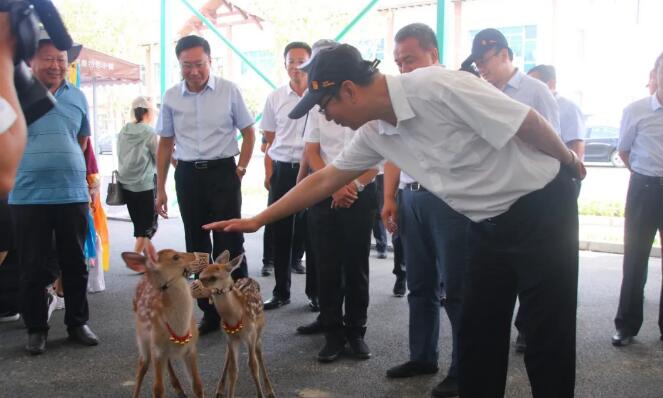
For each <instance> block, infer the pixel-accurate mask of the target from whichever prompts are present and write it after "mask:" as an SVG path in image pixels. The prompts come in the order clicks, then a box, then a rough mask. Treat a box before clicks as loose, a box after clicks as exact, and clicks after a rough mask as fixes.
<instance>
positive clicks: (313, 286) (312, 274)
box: [295, 209, 318, 299]
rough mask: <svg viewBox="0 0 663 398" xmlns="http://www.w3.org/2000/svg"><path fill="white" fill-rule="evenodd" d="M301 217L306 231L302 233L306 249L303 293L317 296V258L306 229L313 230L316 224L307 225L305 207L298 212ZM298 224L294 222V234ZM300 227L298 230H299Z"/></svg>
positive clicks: (307, 214) (307, 217) (307, 212)
mask: <svg viewBox="0 0 663 398" xmlns="http://www.w3.org/2000/svg"><path fill="white" fill-rule="evenodd" d="M300 215H301V219H302V221H303V224H304V225H303V228H301V229H304V230H305V231H306V233H305V234H303V235H304V248H305V249H306V285H305V287H304V293H306V297H308V298H310V299H312V298H318V265H317V259H316V256H315V250H313V242H312V241H311V234H310V233H309V232H308V231H313V230H314V229H315V228H317V226H316V225H309V224H308V220H309V217H310V216H309V210H308V209H306V210H304V211H303V212H301V213H300ZM297 228H298V224H297V223H296V222H295V234H296V233H297ZM301 229H300V230H301Z"/></svg>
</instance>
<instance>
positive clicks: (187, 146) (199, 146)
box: [156, 36, 255, 335]
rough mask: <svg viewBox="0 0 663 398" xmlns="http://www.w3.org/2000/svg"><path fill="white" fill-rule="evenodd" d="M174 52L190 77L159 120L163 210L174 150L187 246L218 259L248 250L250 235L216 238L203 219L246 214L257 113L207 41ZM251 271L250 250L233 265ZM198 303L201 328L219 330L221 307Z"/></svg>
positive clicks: (189, 40) (190, 41)
mask: <svg viewBox="0 0 663 398" xmlns="http://www.w3.org/2000/svg"><path fill="white" fill-rule="evenodd" d="M175 53H176V55H177V59H178V60H179V63H180V68H181V70H182V78H183V80H182V81H181V82H180V83H178V84H176V85H175V86H173V87H171V88H170V89H169V90H168V91H166V94H165V95H164V98H163V103H162V105H161V112H160V114H159V121H158V122H157V128H156V131H157V134H159V135H160V136H161V139H160V140H159V146H158V149H157V198H156V208H157V212H158V213H159V214H160V215H161V216H162V217H164V218H165V217H168V207H167V202H168V198H167V196H166V177H167V176H168V167H169V166H170V159H171V155H172V156H174V157H175V158H176V159H177V167H176V168H175V190H176V193H177V200H178V204H179V207H180V214H181V216H182V222H183V224H184V237H185V241H186V250H187V251H188V252H205V253H210V254H211V255H212V256H213V258H216V257H217V256H219V255H220V254H221V253H222V252H223V251H224V250H228V251H230V255H231V256H232V257H235V256H237V255H239V254H241V253H244V236H243V234H241V233H239V232H233V233H226V232H223V231H219V232H214V233H213V234H212V237H213V241H212V240H210V234H209V232H207V231H203V230H202V228H201V226H202V225H203V224H206V223H208V222H210V221H213V220H217V219H219V218H228V217H239V216H240V214H241V209H242V192H241V181H242V177H243V176H244V174H246V167H247V166H248V164H249V159H250V158H251V153H252V152H253V144H254V141H255V133H254V130H253V117H252V116H251V114H250V113H249V111H248V109H247V107H246V104H245V103H244V99H243V98H242V94H241V93H240V92H239V89H238V88H237V86H236V85H235V84H234V83H232V82H230V81H228V80H225V79H222V78H220V77H214V76H211V75H210V59H211V58H210V54H211V51H210V47H209V43H208V42H207V40H205V39H203V38H202V37H199V36H186V37H183V38H181V39H180V40H179V41H178V42H177V46H176V48H175ZM238 130H239V132H240V133H241V134H242V137H243V141H242V148H241V151H240V149H239V147H238V144H237V140H236V136H237V131H238ZM173 147H174V148H175V152H174V154H173ZM238 154H239V160H238V161H237V162H235V156H237V155H238ZM245 276H247V266H246V256H244V259H243V260H242V264H241V266H240V268H238V269H237V270H235V271H234V272H233V277H234V278H235V279H237V278H241V277H245ZM198 306H199V307H200V309H202V310H203V313H204V315H203V319H202V321H201V323H200V325H199V331H200V334H201V335H203V334H206V333H209V332H212V331H215V330H218V329H219V325H220V318H219V315H218V314H217V313H216V310H215V309H214V306H212V305H210V304H209V302H208V300H207V299H200V300H198Z"/></svg>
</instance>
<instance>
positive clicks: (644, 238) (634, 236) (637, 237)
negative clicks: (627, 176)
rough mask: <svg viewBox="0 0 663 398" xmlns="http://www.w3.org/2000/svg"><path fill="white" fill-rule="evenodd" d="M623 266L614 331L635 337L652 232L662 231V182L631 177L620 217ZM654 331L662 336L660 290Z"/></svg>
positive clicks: (662, 303) (641, 316) (640, 319)
mask: <svg viewBox="0 0 663 398" xmlns="http://www.w3.org/2000/svg"><path fill="white" fill-rule="evenodd" d="M624 216H625V220H624V221H625V222H624V263H623V275H624V276H623V279H622V288H621V293H620V295H619V309H618V310H617V316H616V317H615V327H616V328H617V329H618V330H621V331H623V332H626V333H628V334H632V335H637V334H638V332H639V331H640V327H641V326H642V320H643V314H642V306H643V301H644V289H645V283H646V282H647V271H648V270H649V267H648V265H649V253H650V251H651V248H652V244H653V243H654V237H655V236H656V231H657V230H658V231H662V230H663V178H659V177H648V176H645V175H642V174H638V173H631V180H630V181H629V186H628V193H627V195H626V212H625V214H624ZM659 300H660V301H659V308H658V309H659V313H658V327H659V329H660V332H661V335H663V289H661V296H660V299H659Z"/></svg>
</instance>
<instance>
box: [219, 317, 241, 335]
mask: <svg viewBox="0 0 663 398" xmlns="http://www.w3.org/2000/svg"><path fill="white" fill-rule="evenodd" d="M222 323H223V330H225V331H226V333H228V334H235V333H237V332H239V331H240V330H242V328H243V327H244V323H242V319H240V320H239V322H237V325H235V326H232V325H228V324H227V323H226V321H222Z"/></svg>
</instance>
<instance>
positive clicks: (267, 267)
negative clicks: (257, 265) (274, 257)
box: [260, 263, 274, 276]
mask: <svg viewBox="0 0 663 398" xmlns="http://www.w3.org/2000/svg"><path fill="white" fill-rule="evenodd" d="M272 271H274V264H273V263H267V264H264V265H263V266H262V269H261V270H260V274H261V275H262V276H270V275H271V274H272Z"/></svg>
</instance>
